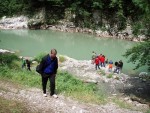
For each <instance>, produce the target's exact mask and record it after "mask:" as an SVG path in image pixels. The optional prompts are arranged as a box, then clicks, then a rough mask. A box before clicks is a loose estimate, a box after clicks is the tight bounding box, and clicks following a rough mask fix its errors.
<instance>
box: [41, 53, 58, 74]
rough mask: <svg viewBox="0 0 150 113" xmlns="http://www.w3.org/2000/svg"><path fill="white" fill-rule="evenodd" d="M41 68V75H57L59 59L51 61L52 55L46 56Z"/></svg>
mask: <svg viewBox="0 0 150 113" xmlns="http://www.w3.org/2000/svg"><path fill="white" fill-rule="evenodd" d="M39 68H40V70H41V74H44V73H45V74H56V73H57V69H58V59H57V57H56V58H55V59H53V60H52V59H51V58H50V55H49V54H48V55H46V56H45V57H43V58H42V60H41V62H40V65H39Z"/></svg>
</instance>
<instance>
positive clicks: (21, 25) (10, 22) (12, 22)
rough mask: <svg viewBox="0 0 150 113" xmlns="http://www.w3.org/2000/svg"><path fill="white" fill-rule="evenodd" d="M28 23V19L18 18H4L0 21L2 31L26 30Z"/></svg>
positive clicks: (24, 17)
mask: <svg viewBox="0 0 150 113" xmlns="http://www.w3.org/2000/svg"><path fill="white" fill-rule="evenodd" d="M27 23H28V17H26V16H18V17H11V18H7V17H6V16H4V17H2V19H1V20H0V29H26V28H28V26H27Z"/></svg>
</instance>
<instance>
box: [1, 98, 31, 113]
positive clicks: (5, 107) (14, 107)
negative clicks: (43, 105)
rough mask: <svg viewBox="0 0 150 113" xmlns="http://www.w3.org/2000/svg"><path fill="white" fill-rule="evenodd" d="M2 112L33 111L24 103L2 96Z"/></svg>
mask: <svg viewBox="0 0 150 113" xmlns="http://www.w3.org/2000/svg"><path fill="white" fill-rule="evenodd" d="M0 103H1V104H0V113H31V111H29V110H28V109H27V107H26V106H25V105H24V104H23V103H19V102H17V101H13V100H7V99H4V98H3V97H0Z"/></svg>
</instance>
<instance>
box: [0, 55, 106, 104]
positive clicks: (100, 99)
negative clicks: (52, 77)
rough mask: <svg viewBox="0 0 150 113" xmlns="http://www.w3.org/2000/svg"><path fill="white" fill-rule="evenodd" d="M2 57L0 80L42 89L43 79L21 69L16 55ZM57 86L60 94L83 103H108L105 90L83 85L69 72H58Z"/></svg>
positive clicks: (90, 84)
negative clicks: (10, 60)
mask: <svg viewBox="0 0 150 113" xmlns="http://www.w3.org/2000/svg"><path fill="white" fill-rule="evenodd" d="M2 55H3V56H2ZM2 55H0V59H1V60H2V61H5V62H3V63H0V79H2V80H5V79H7V80H10V81H12V82H15V83H18V84H21V85H23V86H26V87H37V88H41V77H40V75H39V74H38V73H36V72H35V70H34V69H32V71H31V72H30V71H27V70H24V69H21V60H19V59H18V56H17V55H15V54H2ZM8 56H9V58H8ZM14 56H15V58H14ZM7 58H8V59H7ZM11 58H13V59H12V62H8V61H9V59H11ZM56 84H57V85H56V86H57V88H56V91H57V93H58V94H63V95H66V96H70V97H72V98H74V99H77V100H80V101H83V102H91V103H97V104H100V103H104V102H105V101H106V97H107V96H106V94H105V93H104V91H103V90H100V89H99V90H97V86H96V84H94V83H83V82H82V81H81V80H79V79H77V78H75V77H74V76H72V75H70V74H69V73H67V72H60V71H58V74H57V79H56Z"/></svg>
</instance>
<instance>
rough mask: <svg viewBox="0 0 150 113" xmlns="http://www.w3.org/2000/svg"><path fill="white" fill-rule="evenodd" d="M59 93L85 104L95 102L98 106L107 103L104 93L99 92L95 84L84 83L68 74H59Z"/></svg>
mask: <svg viewBox="0 0 150 113" xmlns="http://www.w3.org/2000/svg"><path fill="white" fill-rule="evenodd" d="M57 87H58V89H57V91H58V92H59V93H64V94H65V95H67V96H72V97H74V98H76V99H78V100H82V101H84V102H94V103H97V104H100V103H103V102H104V101H105V98H106V96H105V94H104V92H103V91H102V90H101V91H98V90H97V86H96V85H95V84H94V83H83V82H82V81H81V80H79V79H76V78H75V77H74V76H72V75H70V74H68V73H67V72H65V73H64V72H63V73H62V72H59V73H58V77H57Z"/></svg>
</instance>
